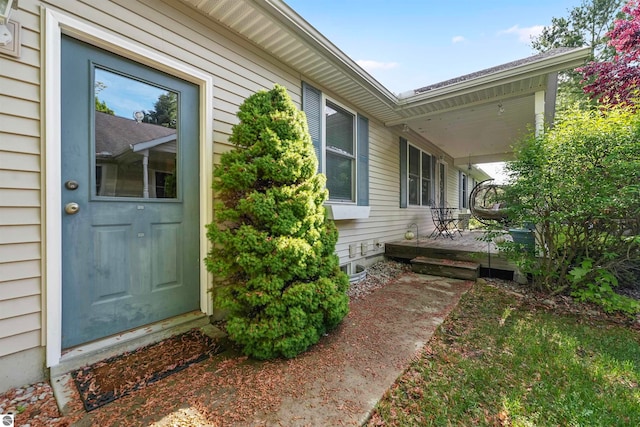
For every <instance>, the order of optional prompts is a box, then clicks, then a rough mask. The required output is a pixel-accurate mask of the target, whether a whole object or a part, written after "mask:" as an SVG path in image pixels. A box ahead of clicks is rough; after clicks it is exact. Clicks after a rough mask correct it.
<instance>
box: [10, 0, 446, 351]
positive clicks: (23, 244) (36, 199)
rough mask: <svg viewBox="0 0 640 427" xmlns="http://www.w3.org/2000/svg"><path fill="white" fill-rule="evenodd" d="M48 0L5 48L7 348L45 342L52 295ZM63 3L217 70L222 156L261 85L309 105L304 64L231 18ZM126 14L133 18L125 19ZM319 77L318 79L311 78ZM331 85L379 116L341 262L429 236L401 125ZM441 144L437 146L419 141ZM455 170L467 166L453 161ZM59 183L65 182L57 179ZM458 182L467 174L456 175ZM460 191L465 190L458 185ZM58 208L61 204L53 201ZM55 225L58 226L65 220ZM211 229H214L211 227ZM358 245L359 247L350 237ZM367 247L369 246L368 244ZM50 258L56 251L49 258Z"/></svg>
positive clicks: (26, 11) (32, 8)
mask: <svg viewBox="0 0 640 427" xmlns="http://www.w3.org/2000/svg"><path fill="white" fill-rule="evenodd" d="M41 4H44V5H45V7H47V2H38V1H36V0H21V1H20V10H19V11H18V12H17V13H16V14H15V18H16V19H17V20H19V21H20V23H21V24H22V28H23V29H22V52H21V57H20V58H18V59H13V58H9V57H4V56H0V123H2V125H1V127H0V331H2V333H0V356H2V355H7V354H11V353H15V352H19V351H25V350H28V349H31V348H33V347H37V346H41V345H42V344H43V342H42V338H41V337H42V336H44V334H43V332H42V330H41V328H42V310H43V307H44V306H46V302H44V301H43V300H42V297H41V295H42V294H44V293H45V292H44V290H43V286H44V285H43V283H42V277H41V274H42V260H41V257H42V235H43V233H42V230H43V227H44V224H42V221H43V218H44V213H43V206H42V199H43V192H42V188H41V179H42V178H41V164H43V163H44V159H43V158H42V157H41V154H42V153H43V152H44V141H42V140H41V138H40V136H41V126H42V122H41V117H40V114H41V111H42V106H41V105H40V99H41V98H40V93H41V87H40V76H41V70H40V16H39V15H40V5H41ZM51 4H52V5H53V7H54V8H55V9H56V10H59V11H61V12H63V13H66V14H69V15H71V16H74V17H75V18H77V19H79V20H82V21H83V22H85V23H87V24H89V25H92V26H95V27H96V28H101V29H104V30H107V31H108V32H111V33H114V34H116V35H118V36H121V37H123V38H125V39H128V40H132V41H134V42H135V43H138V44H140V45H142V46H144V47H145V48H148V49H151V50H155V51H158V52H162V54H164V55H167V56H170V57H172V58H173V59H175V60H176V61H179V62H182V63H185V64H187V65H189V66H191V67H194V68H196V69H199V70H201V71H203V72H205V73H207V74H209V75H211V76H212V78H213V83H214V90H213V100H212V101H213V108H214V111H213V118H214V123H213V135H212V143H213V159H210V160H212V161H213V162H214V164H217V163H218V162H219V159H220V155H221V154H222V153H224V152H226V151H228V150H230V149H231V148H232V146H231V145H230V144H229V143H228V142H227V141H228V137H229V135H230V133H231V128H232V126H233V125H234V124H235V123H237V121H238V120H237V118H236V112H237V110H238V107H239V106H240V104H241V103H242V102H243V101H244V100H245V99H246V98H247V97H248V96H250V95H251V94H253V93H255V92H256V91H258V90H260V89H268V88H271V87H273V84H274V83H278V84H281V85H283V86H285V87H286V88H287V89H288V91H289V94H290V95H291V97H292V99H293V101H294V102H295V103H296V104H297V105H298V107H300V102H301V87H302V80H309V79H307V78H305V76H302V75H300V74H299V73H297V72H296V71H295V70H293V69H291V68H289V67H287V66H285V65H283V64H280V63H278V62H277V61H276V60H275V59H274V58H273V57H271V56H270V55H269V54H268V53H267V52H263V51H261V50H259V49H258V48H256V47H255V46H254V45H252V44H251V43H249V42H247V41H246V40H244V39H242V38H240V37H238V36H236V35H235V34H233V33H231V32H230V31H228V30H227V29H225V28H224V27H222V26H218V25H216V24H215V23H213V22H211V21H209V20H208V19H206V18H205V17H203V16H201V15H199V14H198V13H197V12H195V11H193V10H192V9H190V8H188V7H187V6H185V5H183V4H176V5H174V4H172V2H170V1H168V0H167V1H158V0H141V1H133V2H132V1H129V0H116V1H113V2H107V1H104V2H95V1H92V2H90V1H78V0H59V1H55V2H51ZM123 16H126V17H127V19H126V22H125V20H123V19H122V17H123ZM309 81H310V83H312V84H315V83H314V82H313V81H311V80H309ZM318 88H319V89H321V90H323V91H325V92H326V93H327V95H329V96H330V97H331V98H333V99H335V100H336V101H337V102H339V103H341V104H344V105H345V106H346V107H348V108H352V109H353V110H355V111H357V112H359V113H361V114H363V115H364V116H366V117H367V118H368V119H369V135H370V147H369V159H370V163H369V175H370V178H369V191H370V207H371V213H370V217H369V218H367V219H358V220H350V221H337V226H338V229H339V233H340V238H339V241H338V244H337V247H336V251H337V254H338V255H339V257H340V260H341V263H343V264H344V263H350V262H362V261H363V258H367V257H370V256H375V255H382V254H383V253H384V252H383V249H377V250H376V248H374V245H373V243H374V240H378V241H379V242H380V243H385V242H390V241H395V240H399V239H402V238H403V236H404V233H405V231H406V230H407V228H408V227H409V225H410V224H412V223H416V224H417V225H418V227H419V230H420V235H421V236H427V235H428V234H429V233H430V232H431V229H432V228H433V225H432V222H431V218H430V212H429V209H428V208H426V207H414V206H412V207H409V208H405V209H400V208H399V187H400V182H399V179H400V171H399V163H400V160H399V150H398V138H399V134H395V133H393V132H392V131H391V130H389V129H387V128H385V127H384V125H383V124H382V123H381V122H380V121H379V120H378V119H377V118H376V117H375V116H373V115H372V114H370V113H369V112H368V111H366V110H361V109H357V108H354V107H353V105H351V104H350V103H349V100H348V99H344V97H341V96H339V94H335V93H334V92H331V91H330V90H329V89H328V88H323V87H321V86H319V85H318ZM412 143H413V144H414V145H416V146H418V147H419V148H421V149H423V150H425V151H427V152H431V153H434V154H436V152H435V150H434V149H433V148H434V147H427V146H423V145H420V144H419V143H416V142H415V141H412ZM448 170H449V178H450V179H451V176H452V173H457V172H456V171H455V170H454V169H453V168H452V167H450V168H448ZM47 184H48V185H51V186H57V185H60V184H59V183H47ZM448 191H449V193H450V200H457V196H454V197H453V198H451V192H452V191H456V192H457V182H456V183H452V182H449V183H448ZM456 194H457V193H456ZM49 208H50V209H59V207H56V206H51V207H49ZM49 226H52V227H57V226H58V225H57V224H50V225H49ZM202 238H205V237H204V234H203V235H202ZM354 244H355V245H357V249H358V250H357V256H356V257H353V258H351V257H350V256H349V246H350V245H354ZM363 244H364V245H366V249H367V253H366V255H363V254H362V251H361V246H362V245H363ZM44 261H45V262H46V260H44Z"/></svg>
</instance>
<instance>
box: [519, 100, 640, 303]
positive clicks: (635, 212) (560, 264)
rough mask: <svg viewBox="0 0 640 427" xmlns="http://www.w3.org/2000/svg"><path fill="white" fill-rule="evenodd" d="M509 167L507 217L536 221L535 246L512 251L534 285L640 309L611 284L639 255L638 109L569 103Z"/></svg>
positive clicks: (523, 145)
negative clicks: (586, 108) (577, 106)
mask: <svg viewBox="0 0 640 427" xmlns="http://www.w3.org/2000/svg"><path fill="white" fill-rule="evenodd" d="M507 170H508V171H509V173H510V176H511V183H510V185H509V186H508V187H507V191H506V198H507V203H508V206H509V214H510V218H511V220H512V221H514V223H515V224H527V223H531V224H535V230H534V231H535V237H536V248H537V253H535V254H531V253H527V252H526V251H517V250H512V252H511V253H512V254H514V255H516V256H517V257H518V258H519V261H520V265H521V267H522V268H523V270H524V271H525V272H527V273H529V274H530V275H531V276H532V277H533V279H534V284H536V285H537V286H538V287H540V288H545V289H547V290H549V291H552V292H563V291H565V290H567V289H569V290H570V291H571V293H572V294H573V295H574V296H576V297H578V298H579V299H582V300H586V301H591V302H596V303H598V304H601V305H603V306H604V307H605V308H606V309H607V310H609V311H613V310H622V311H625V312H634V311H637V310H638V304H637V303H636V304H631V303H630V302H629V301H627V300H626V299H625V298H623V297H619V295H617V294H615V293H614V292H613V291H612V289H613V288H614V287H615V286H616V285H617V283H618V281H619V279H621V277H618V276H620V274H619V273H620V272H628V271H630V268H634V266H635V265H637V260H638V259H640V245H639V242H640V239H638V238H637V237H636V236H638V235H639V234H640V230H639V225H640V224H639V222H640V115H639V114H638V112H634V111H633V110H630V109H624V108H610V109H607V110H591V111H583V110H578V109H576V110H570V111H568V112H566V113H565V115H564V116H563V117H562V118H561V119H560V120H559V121H558V123H557V124H556V126H555V127H554V128H553V129H551V130H548V131H547V132H546V133H545V134H544V135H542V136H539V137H536V136H534V135H530V136H529V137H528V138H526V139H525V140H523V141H522V143H521V144H520V145H518V146H517V147H516V160H515V161H513V162H509V163H508V164H507ZM507 246H508V245H507ZM512 249H513V248H512ZM636 281H637V280H636Z"/></svg>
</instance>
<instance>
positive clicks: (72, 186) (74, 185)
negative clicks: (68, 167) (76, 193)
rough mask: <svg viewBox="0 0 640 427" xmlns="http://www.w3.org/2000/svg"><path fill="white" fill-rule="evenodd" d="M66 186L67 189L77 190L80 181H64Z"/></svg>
mask: <svg viewBox="0 0 640 427" xmlns="http://www.w3.org/2000/svg"><path fill="white" fill-rule="evenodd" d="M64 186H65V188H66V189H67V190H77V189H78V181H74V180H69V181H67V182H65V183H64Z"/></svg>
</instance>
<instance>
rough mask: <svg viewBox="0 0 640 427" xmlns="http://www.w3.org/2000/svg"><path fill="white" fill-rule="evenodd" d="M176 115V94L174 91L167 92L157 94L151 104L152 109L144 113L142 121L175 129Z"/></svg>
mask: <svg viewBox="0 0 640 427" xmlns="http://www.w3.org/2000/svg"><path fill="white" fill-rule="evenodd" d="M177 117H178V96H177V95H176V93H175V92H167V93H163V94H161V95H160V96H158V100H157V101H156V102H155V104H153V111H148V112H147V113H146V114H145V118H144V121H145V122H147V123H153V124H156V125H161V126H165V127H169V128H173V129H175V127H176V123H177Z"/></svg>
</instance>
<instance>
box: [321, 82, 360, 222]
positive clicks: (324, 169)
mask: <svg viewBox="0 0 640 427" xmlns="http://www.w3.org/2000/svg"><path fill="white" fill-rule="evenodd" d="M327 101H329V102H331V103H332V104H335V105H336V106H338V107H340V108H342V109H343V110H345V111H346V112H347V113H349V114H351V115H352V116H353V156H352V161H353V174H352V176H351V195H352V197H351V200H350V201H349V200H339V199H331V198H329V199H327V201H326V202H325V205H349V206H354V207H356V208H365V207H366V208H369V207H368V206H357V200H358V194H357V191H358V185H357V183H358V162H357V159H358V123H357V121H358V113H357V112H356V111H354V110H353V109H351V108H349V107H347V106H345V105H344V104H342V103H340V102H338V101H336V100H335V99H333V98H331V97H328V96H326V95H325V94H324V92H322V114H321V117H320V120H321V122H320V123H321V126H322V141H321V143H322V149H321V150H320V155H321V156H322V160H321V163H322V173H323V174H324V175H325V176H326V177H327V182H328V181H329V175H327V150H330V151H333V152H335V153H336V154H340V155H343V154H342V153H340V152H339V151H337V150H331V149H329V148H327V116H326V114H325V108H326V107H327ZM329 197H331V194H329ZM355 211H358V209H356V210H355ZM355 211H354V210H350V211H349V212H355ZM327 212H328V214H329V215H330V217H331V216H332V211H331V209H329V210H328V211H327ZM345 212H346V211H345ZM356 214H357V215H363V213H362V212H360V213H356ZM343 215H350V214H347V213H344V214H337V215H336V216H338V218H333V219H351V218H368V217H369V215H368V209H367V216H366V217H363V216H355V217H350V218H346V217H345V218H342V216H343Z"/></svg>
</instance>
